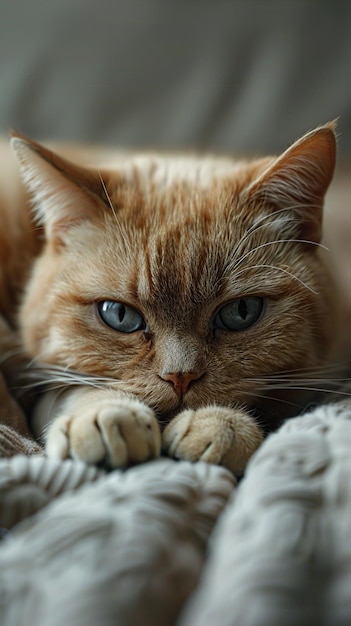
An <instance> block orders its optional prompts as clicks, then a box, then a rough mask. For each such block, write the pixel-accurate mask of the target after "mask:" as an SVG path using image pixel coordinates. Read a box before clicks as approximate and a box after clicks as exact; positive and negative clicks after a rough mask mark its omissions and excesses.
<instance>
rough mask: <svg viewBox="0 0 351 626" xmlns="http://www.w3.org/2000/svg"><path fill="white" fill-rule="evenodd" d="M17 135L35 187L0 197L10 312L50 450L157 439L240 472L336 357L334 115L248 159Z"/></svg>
mask: <svg viewBox="0 0 351 626" xmlns="http://www.w3.org/2000/svg"><path fill="white" fill-rule="evenodd" d="M12 148H13V150H14V152H15V155H16V157H17V159H18V162H19V166H20V171H21V175H22V179H23V181H24V184H25V187H26V189H27V193H28V198H27V199H26V200H24V199H23V197H21V191H20V189H19V186H18V185H15V190H14V191H11V193H14V194H17V196H18V197H16V198H13V197H11V198H10V197H9V193H8V197H7V198H4V197H3V200H2V204H1V206H0V219H1V220H2V222H1V230H0V239H1V241H0V260H1V273H0V290H1V291H0V293H1V314H2V316H3V319H5V320H6V322H7V323H8V324H9V325H10V327H11V328H12V332H15V333H18V334H19V337H20V340H19V342H20V344H21V345H22V347H23V351H24V354H25V355H27V357H28V358H29V359H31V360H32V361H31V368H32V369H29V372H28V373H31V375H32V376H35V375H36V373H37V374H38V376H41V377H43V378H44V379H45V380H46V381H47V382H48V384H49V387H50V388H49V389H48V390H46V391H45V392H44V393H43V394H41V395H39V397H38V398H37V399H36V403H35V406H34V408H33V410H32V413H31V425H32V430H33V432H34V433H35V435H36V436H37V437H39V436H42V435H43V432H44V439H45V447H46V452H47V454H48V455H49V456H52V457H56V458H66V457H73V458H76V459H80V460H82V461H84V462H86V463H94V464H100V463H102V464H106V465H107V466H109V467H112V468H113V467H123V466H126V465H128V464H131V463H139V462H142V461H145V460H147V459H149V458H154V457H157V456H158V455H159V454H160V452H161V449H163V450H165V451H166V452H167V453H168V454H169V455H170V456H173V457H175V458H185V459H190V460H192V461H196V460H199V459H202V460H205V461H208V462H212V463H218V464H222V465H224V466H225V467H227V468H229V469H230V470H231V471H233V472H234V473H235V474H241V473H242V472H243V470H244V468H245V465H246V463H247V461H248V459H249V458H250V456H251V455H252V454H253V452H254V451H255V450H256V448H257V447H258V446H259V445H260V443H261V441H262V439H263V436H264V434H265V432H267V431H268V430H270V429H272V428H274V427H276V426H277V424H279V422H280V421H281V420H282V419H284V418H285V417H287V416H293V415H297V414H298V413H300V412H301V411H303V410H304V409H305V408H306V407H307V406H308V405H309V404H310V403H311V402H315V401H316V399H315V393H314V387H315V386H316V385H312V384H310V385H308V384H306V379H307V383H308V378H311V376H312V378H315V377H316V372H319V371H324V370H323V368H325V367H327V366H328V365H329V364H332V363H334V360H335V358H336V355H337V350H338V341H339V337H338V332H337V331H338V328H339V327H340V323H339V302H338V299H337V296H336V293H335V287H334V285H333V282H332V280H331V278H330V276H329V273H328V271H327V269H326V265H325V262H324V260H323V253H324V250H323V247H322V246H321V244H320V242H321V237H322V208H323V201H324V196H325V193H326V191H327V189H328V186H329V184H330V181H331V179H332V176H333V172H334V165H335V150H336V142H335V133H334V125H333V124H332V123H330V124H327V125H325V126H322V127H319V128H317V129H316V130H314V131H312V132H310V133H308V134H307V135H305V136H304V137H302V139H300V140H299V141H297V142H296V143H294V144H293V145H292V146H291V147H290V148H289V149H287V150H286V151H285V152H284V153H283V154H282V155H281V156H279V157H266V158H261V159H255V160H251V161H236V160H234V159H230V158H219V157H214V156H184V155H183V156H177V155H172V154H150V153H145V154H143V153H140V154H131V153H126V154H120V155H118V154H115V155H114V154H110V155H108V158H102V155H99V154H98V153H96V154H95V153H94V152H93V153H90V154H89V155H87V154H84V151H83V152H82V153H80V152H79V150H78V151H76V153H75V160H76V161H77V162H80V163H82V162H85V163H86V162H87V161H88V162H89V164H90V166H92V165H94V167H86V165H85V166H84V167H83V166H82V165H74V164H73V163H71V162H69V161H67V160H66V159H65V158H63V157H62V156H58V155H57V154H55V153H53V152H51V151H50V150H48V149H47V148H44V147H43V146H41V145H39V144H37V143H35V142H33V141H30V140H28V139H25V138H22V137H20V136H14V138H13V139H12ZM60 152H61V154H65V150H64V148H61V151H60ZM94 160H95V161H94ZM104 161H105V162H107V161H108V167H106V164H105V165H104ZM9 175H10V174H9V173H7V174H6V178H7V179H8V177H9ZM12 175H13V172H12V170H11V176H12ZM6 185H7V187H6ZM5 188H9V189H12V190H13V188H14V186H13V185H10V183H9V180H6V181H4V182H3V195H4V193H5V192H4V189H5ZM30 205H32V206H33V211H32V210H31V209H30V208H29V207H30ZM4 363H5V366H6V360H5V361H4ZM9 369H10V370H11V367H10V368H9V366H8V370H9ZM5 370H6V367H5ZM22 373H23V372H21V374H22ZM5 375H6V376H7V377H8V378H10V379H11V380H12V379H15V378H16V372H14V371H13V368H12V370H11V371H10V372H9V371H7V374H6V371H5Z"/></svg>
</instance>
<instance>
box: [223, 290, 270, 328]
mask: <svg viewBox="0 0 351 626" xmlns="http://www.w3.org/2000/svg"><path fill="white" fill-rule="evenodd" d="M263 310H264V299H263V298H260V297H258V296H247V297H246V298H238V299H237V300H233V302H229V303H228V304H225V305H224V306H223V307H222V308H221V309H220V310H219V311H218V313H217V314H216V316H215V318H214V326H215V328H221V329H223V330H234V331H235V330H236V331H239V330H245V329H246V328H249V327H250V326H252V325H253V324H255V322H257V321H258V320H259V319H260V317H261V315H262V313H263Z"/></svg>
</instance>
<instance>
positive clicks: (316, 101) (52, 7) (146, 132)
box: [0, 0, 351, 156]
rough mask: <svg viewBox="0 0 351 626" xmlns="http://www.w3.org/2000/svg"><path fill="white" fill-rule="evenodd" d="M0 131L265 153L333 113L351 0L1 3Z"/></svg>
mask: <svg viewBox="0 0 351 626" xmlns="http://www.w3.org/2000/svg"><path fill="white" fill-rule="evenodd" d="M0 86H1V89H0V133H1V134H6V133H7V132H8V129H9V128H15V129H16V130H20V131H22V132H23V133H25V134H27V135H29V136H32V137H34V138H37V139H46V138H52V139H62V140H79V141H84V142H98V143H107V144H111V145H112V144H113V145H118V146H141V147H145V146H147V147H153V146H154V147H158V146H160V147H173V148H174V147H175V148H182V147H186V148H193V147H195V148H204V149H209V148H213V149H216V150H217V151H226V152H227V151H231V152H233V151H234V152H244V153H261V152H267V151H271V152H276V151H280V150H281V149H282V148H284V147H286V145H287V144H288V143H290V142H291V141H292V140H293V139H295V138H297V137H298V136H300V135H301V134H302V133H304V132H305V131H307V130H309V129H311V128H313V127H314V126H316V125H318V124H320V123H323V122H325V121H327V120H330V119H332V118H335V117H338V116H340V122H339V133H340V151H341V154H342V155H346V156H349V155H350V153H351V3H350V2H349V1H348V0H345V1H344V0H266V1H264V0H114V1H112V0H11V1H9V0H3V1H2V2H1V4H0Z"/></svg>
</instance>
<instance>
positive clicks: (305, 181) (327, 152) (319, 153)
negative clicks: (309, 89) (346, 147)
mask: <svg viewBox="0 0 351 626" xmlns="http://www.w3.org/2000/svg"><path fill="white" fill-rule="evenodd" d="M335 125H336V124H335V122H330V123H328V124H326V125H324V126H320V127H318V128H316V129H315V130H313V131H311V132H309V133H307V134H306V135H304V136H303V137H302V138H301V139H299V140H298V141H296V142H295V143H294V144H293V145H292V146H290V148H288V149H287V150H286V151H285V152H284V153H283V154H282V155H281V156H280V157H278V158H277V159H276V160H275V161H273V163H271V164H270V165H269V167H268V168H267V169H266V170H265V171H264V172H263V173H262V174H261V175H260V176H259V178H257V179H256V180H255V181H254V182H253V183H251V184H250V186H249V188H248V189H247V190H246V191H247V193H248V194H249V197H250V199H251V200H253V201H254V202H260V203H261V202H262V203H263V204H265V205H268V206H269V207H272V209H273V210H275V211H277V210H280V211H279V214H278V213H277V215H276V217H277V222H278V223H279V221H280V222H281V224H285V226H287V223H288V219H289V215H290V218H291V225H292V226H293V225H294V224H295V228H294V230H295V232H296V226H297V227H298V234H299V236H300V237H301V238H304V239H308V240H310V241H315V242H319V241H320V239H321V233H322V215H323V203H324V196H325V194H326V191H327V189H328V187H329V185H330V182H331V180H332V177H333V174H334V168H335V160H336V137H335ZM290 210H291V212H290Z"/></svg>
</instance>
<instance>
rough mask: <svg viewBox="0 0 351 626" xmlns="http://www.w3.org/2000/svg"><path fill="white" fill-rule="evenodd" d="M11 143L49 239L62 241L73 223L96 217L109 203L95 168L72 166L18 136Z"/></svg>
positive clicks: (13, 137)
mask: <svg viewBox="0 0 351 626" xmlns="http://www.w3.org/2000/svg"><path fill="white" fill-rule="evenodd" d="M11 146H12V149H13V151H14V153H15V155H16V157H17V159H18V161H19V164H20V170H21V175H22V178H23V181H24V184H25V186H26V187H27V189H28V191H29V193H30V195H31V197H32V199H33V205H34V211H35V213H36V215H37V218H38V220H39V222H40V223H42V224H44V226H45V231H46V235H47V237H48V238H49V239H56V240H61V241H64V239H65V233H67V231H68V230H69V228H70V227H71V226H72V225H76V224H77V223H79V222H82V221H84V220H95V219H96V218H98V216H99V215H100V213H101V210H102V209H103V208H104V207H105V209H106V206H109V198H108V196H107V190H106V187H105V184H104V182H103V179H102V176H101V174H100V173H99V172H98V171H96V170H90V169H88V168H84V167H80V166H78V165H74V164H73V163H71V162H70V161H68V160H66V159H64V158H62V157H61V156H59V155H58V154H56V153H54V152H52V151H51V150H49V149H48V148H45V147H44V146H42V145H41V144H39V143H37V142H35V141H32V140H30V139H27V138H26V137H23V136H21V135H17V134H13V135H12V139H11Z"/></svg>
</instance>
